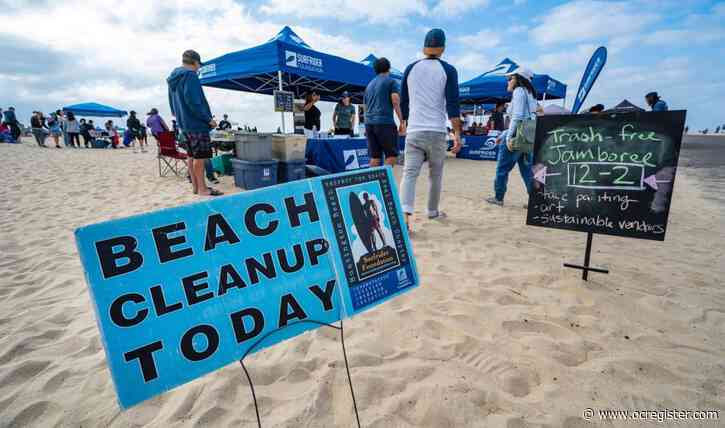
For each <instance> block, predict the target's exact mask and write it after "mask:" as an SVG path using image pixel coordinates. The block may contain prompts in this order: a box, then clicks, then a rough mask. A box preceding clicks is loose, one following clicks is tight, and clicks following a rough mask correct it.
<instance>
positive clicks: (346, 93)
mask: <svg viewBox="0 0 725 428" xmlns="http://www.w3.org/2000/svg"><path fill="white" fill-rule="evenodd" d="M349 97H350V93H349V92H347V91H345V92H343V93H342V98H349Z"/></svg>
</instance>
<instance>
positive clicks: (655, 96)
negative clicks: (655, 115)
mask: <svg viewBox="0 0 725 428" xmlns="http://www.w3.org/2000/svg"><path fill="white" fill-rule="evenodd" d="M645 98H659V95H657V92H650V93H649V94H647V95H645Z"/></svg>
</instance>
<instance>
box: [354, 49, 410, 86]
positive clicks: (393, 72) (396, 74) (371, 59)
mask: <svg viewBox="0 0 725 428" xmlns="http://www.w3.org/2000/svg"><path fill="white" fill-rule="evenodd" d="M377 60H378V57H376V56H375V55H373V54H370V55H368V56H366V57H365V58H363V59H362V60H361V61H360V62H361V63H362V64H365V65H367V66H368V67H370V68H373V67H374V65H375V61H377ZM390 77H392V78H393V79H396V80H403V72H401V71H400V70H398V69H397V68H395V67H392V66H391V67H390Z"/></svg>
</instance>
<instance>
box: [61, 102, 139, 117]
mask: <svg viewBox="0 0 725 428" xmlns="http://www.w3.org/2000/svg"><path fill="white" fill-rule="evenodd" d="M63 111H70V112H73V114H74V115H76V116H91V117H123V116H126V115H127V114H128V113H127V112H126V111H125V110H119V109H116V108H113V107H109V106H104V105H103V104H98V103H81V104H73V105H70V106H65V107H63Z"/></svg>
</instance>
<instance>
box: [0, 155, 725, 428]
mask: <svg viewBox="0 0 725 428" xmlns="http://www.w3.org/2000/svg"><path fill="white" fill-rule="evenodd" d="M689 144H690V143H689V142H688V143H686V144H685V146H684V149H683V158H682V162H681V165H684V166H683V167H682V168H680V169H679V170H678V174H677V181H676V183H675V190H674V197H673V201H672V207H671V212H670V220H669V226H668V230H667V239H666V241H664V242H654V241H645V240H635V239H626V238H617V237H608V236H600V235H597V236H595V238H594V246H593V254H592V263H593V264H594V265H597V266H605V267H608V268H609V269H610V270H611V273H610V274H609V275H602V274H596V273H593V274H591V276H590V281H589V282H583V281H581V279H580V275H581V274H580V272H579V271H575V270H570V269H564V268H562V267H561V264H562V262H564V261H568V262H575V263H580V262H581V261H582V258H583V254H584V246H585V240H586V235H585V234H584V233H577V232H567V231H558V230H552V229H544V228H537V227H530V226H526V225H525V210H524V209H523V208H522V205H523V204H524V203H525V202H526V200H525V197H524V193H525V192H524V189H523V185H522V183H521V179H520V177H519V175H518V172H517V171H514V172H512V174H511V179H510V182H509V183H510V186H509V187H510V193H509V195H508V196H507V199H506V207H504V208H499V207H495V206H491V205H488V204H485V203H484V202H483V199H484V198H485V197H486V196H487V195H488V194H489V192H490V191H491V188H492V180H493V173H494V168H495V164H494V163H493V162H476V161H467V160H458V159H449V160H448V161H447V163H446V166H445V178H444V192H445V194H444V196H443V202H442V206H443V208H444V209H445V210H446V211H447V213H448V214H449V218H448V219H446V220H445V221H443V222H435V221H428V220H427V219H425V220H421V219H418V220H416V222H415V229H416V236H415V238H414V241H413V245H414V252H415V256H416V259H417V264H418V268H419V271H420V277H421V286H420V287H419V288H418V289H415V290H413V291H412V292H410V293H407V294H405V295H403V296H401V297H399V298H397V299H395V300H393V301H390V302H388V303H385V304H383V305H380V306H378V307H376V308H374V309H372V310H370V311H368V312H366V313H364V314H363V315H360V316H357V317H355V318H353V319H350V320H348V321H346V322H345V333H346V336H345V337H346V340H345V342H346V346H347V350H348V355H349V358H350V367H351V373H352V380H353V382H354V385H355V392H356V395H357V404H358V407H359V409H360V419H361V422H362V425H363V426H365V427H380V428H383V427H384V428H390V427H431V428H443V427H506V428H523V427H551V428H556V427H565V428H574V427H596V426H600V427H605V426H606V427H612V426H614V427H619V426H621V427H633V426H661V424H648V423H643V422H641V421H639V422H604V421H601V420H599V419H598V417H597V416H595V417H594V420H593V421H592V422H587V421H585V420H584V419H583V417H582V415H583V411H584V410H585V409H587V408H592V409H594V410H595V411H596V410H598V409H622V410H652V409H663V408H667V409H700V410H707V409H714V410H719V411H720V415H721V416H720V418H721V419H720V420H719V421H709V422H707V421H688V422H680V423H676V424H674V425H673V426H702V427H710V426H712V427H715V426H725V360H724V359H723V356H724V355H725V341H723V333H725V287H723V282H724V281H723V278H725V239H724V238H725V199H724V198H723V195H725V190H724V189H725V176H724V175H723V174H722V171H723V168H724V166H725V145H724V146H723V147H722V148H720V149H715V150H713V153H716V154H717V155H718V157H717V159H718V160H715V159H713V158H712V155H707V156H705V157H706V158H707V159H709V161H712V162H713V163H712V165H710V164H708V166H703V162H701V161H702V153H703V152H702V150H703V149H701V148H700V149H699V148H698V147H696V146H697V144H695V143H692V145H689ZM707 147H710V146H707ZM698 150H699V151H698ZM707 150H710V149H707ZM698 153H699V154H698ZM698 156H699V158H698ZM698 159H699V160H698ZM156 168H157V167H156V160H155V154H154V153H147V154H133V153H131V152H130V151H129V150H117V151H110V150H71V149H63V150H56V149H40V148H38V147H37V146H35V145H34V143H32V142H30V141H27V142H26V143H25V144H22V145H7V144H0V170H1V171H3V175H4V180H3V184H2V187H0V189H1V190H0V253H1V254H2V256H1V257H0V426H1V427H54V426H62V427H66V426H67V427H105V426H113V427H141V426H148V427H180V426H190V427H216V426H223V427H226V426H229V427H232V426H234V427H239V426H256V419H255V415H254V408H253V405H252V400H251V396H250V392H249V388H248V385H247V382H246V379H245V378H244V375H243V373H242V371H241V369H240V367H239V365H237V364H231V365H229V366H228V367H225V368H223V369H221V370H218V371H216V372H214V373H212V374H210V375H207V376H205V377H203V378H201V379H198V380H196V381H194V382H192V383H189V384H186V385H183V386H181V387H179V388H177V389H175V390H173V391H171V392H168V393H165V394H163V395H161V396H158V397H155V398H153V399H151V400H149V401H147V402H145V403H142V404H140V405H138V406H136V407H134V408H132V409H130V410H128V411H125V412H121V411H120V410H119V407H118V405H117V403H116V396H115V391H114V389H113V385H112V382H111V378H110V373H109V371H108V367H107V365H106V360H105V355H104V351H103V349H102V345H101V341H100V337H99V332H98V329H97V327H96V322H95V317H94V313H93V309H92V306H91V303H90V300H89V294H88V291H87V287H86V284H85V281H84V277H83V271H82V268H81V265H80V261H79V258H78V254H77V251H76V248H75V243H74V239H73V230H74V229H75V228H76V227H79V226H82V225H86V224H89V223H94V222H99V221H103V220H108V219H112V218H118V217H123V216H127V215H131V214H137V213H143V212H146V211H150V210H155V209H159V208H164V207H172V206H176V205H179V204H182V203H187V202H192V201H196V200H197V198H196V197H194V196H193V195H191V194H190V192H189V187H190V186H189V185H188V184H187V182H186V181H185V180H184V179H177V178H159V177H158V173H157V169H156ZM717 169H719V170H720V171H721V173H720V174H719V175H718V174H712V175H711V174H710V172H712V171H710V170H717ZM708 171H710V172H708ZM396 175H399V171H396ZM426 175H427V171H425V170H424V172H423V175H422V177H421V181H420V185H419V191H418V193H419V195H418V201H417V203H418V209H419V212H421V213H422V212H423V209H424V207H425V193H426V190H427V179H426V178H425V177H426ZM222 180H223V183H222V185H221V186H217V187H219V188H220V189H222V190H224V191H227V192H232V191H235V190H234V187H233V182H232V179H231V178H230V177H225V178H223V179H222ZM247 367H248V368H249V370H250V374H251V376H252V378H253V380H254V382H255V385H256V392H257V397H258V399H259V404H260V407H261V412H262V422H263V426H265V427H292V426H302V427H352V426H354V424H355V421H354V415H353V412H352V401H351V399H350V394H349V389H348V385H347V379H346V376H345V370H344V363H343V360H342V355H341V352H340V343H339V338H338V332H337V331H334V330H331V329H318V330H316V331H313V332H310V333H306V334H303V335H302V336H299V337H297V338H294V339H292V340H289V341H286V342H284V343H281V344H279V345H277V346H275V347H273V348H271V349H267V350H265V351H262V352H259V353H257V354H255V355H253V356H251V357H249V358H248V362H247Z"/></svg>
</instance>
